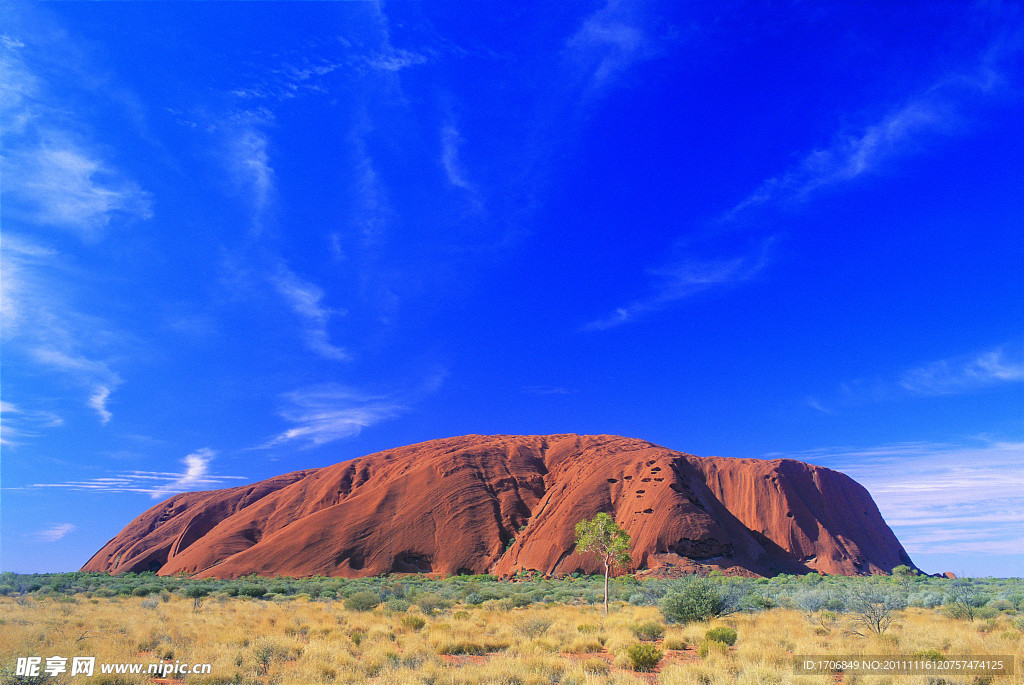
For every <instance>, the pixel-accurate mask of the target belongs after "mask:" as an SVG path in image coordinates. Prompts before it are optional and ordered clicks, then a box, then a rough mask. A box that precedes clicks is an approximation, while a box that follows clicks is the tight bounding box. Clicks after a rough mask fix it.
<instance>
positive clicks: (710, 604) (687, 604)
mask: <svg viewBox="0 0 1024 685" xmlns="http://www.w3.org/2000/svg"><path fill="white" fill-rule="evenodd" d="M724 611H725V599H724V598H723V597H722V593H721V592H720V591H719V589H718V586H717V585H716V584H715V582H714V581H711V580H708V579H707V578H693V579H691V580H689V581H688V582H686V583H685V584H683V586H682V587H681V588H680V589H678V590H676V591H674V592H670V593H669V594H667V595H665V597H664V599H662V600H661V613H662V614H663V615H664V616H665V619H666V620H668V622H669V623H690V622H692V621H707V620H708V619H711V618H714V617H716V616H721V615H722V613H723V612H724Z"/></svg>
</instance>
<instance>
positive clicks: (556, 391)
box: [522, 385, 577, 395]
mask: <svg viewBox="0 0 1024 685" xmlns="http://www.w3.org/2000/svg"><path fill="white" fill-rule="evenodd" d="M522 392H523V393H525V394H527V395H572V394H574V393H576V392H577V391H576V390H571V389H569V388H564V387H562V386H560V385H531V386H529V387H526V388H523V390H522Z"/></svg>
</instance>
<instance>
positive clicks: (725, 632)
mask: <svg viewBox="0 0 1024 685" xmlns="http://www.w3.org/2000/svg"><path fill="white" fill-rule="evenodd" d="M704 637H706V638H707V639H709V640H715V641H717V642H721V643H722V644H726V645H729V646H730V647H732V646H733V645H734V644H736V631H735V630H733V629H732V628H729V627H727V626H719V627H717V628H712V629H711V630H709V631H708V632H706V633H704Z"/></svg>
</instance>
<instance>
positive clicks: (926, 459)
mask: <svg viewBox="0 0 1024 685" xmlns="http://www.w3.org/2000/svg"><path fill="white" fill-rule="evenodd" d="M767 456H768V457H769V458H775V457H780V456H787V457H791V458H795V459H801V460H803V461H809V462H811V463H817V464H821V465H822V466H828V467H830V468H833V469H836V470H838V471H842V472H844V473H846V474H847V475H849V476H850V477H852V478H853V479H854V480H856V481H858V482H859V483H860V484H861V485H863V486H864V487H866V488H867V489H868V491H869V492H870V493H871V495H872V497H873V498H874V500H875V502H876V504H877V505H878V508H879V510H880V511H881V512H882V515H883V517H884V518H885V520H886V522H887V523H888V524H889V525H890V526H891V527H892V528H893V530H894V532H895V533H896V535H897V537H898V538H899V539H900V541H901V542H902V543H903V545H904V547H906V549H907V551H908V552H910V554H911V556H913V554H914V553H915V552H920V553H922V554H933V553H949V554H955V553H975V552H985V553H989V554H1022V553H1024V536H1022V535H1021V531H1022V530H1024V467H1022V464H1024V442H1012V441H1002V442H1000V441H978V442H974V443H964V444H952V443H928V442H908V443H898V444H893V445H880V446H877V447H868V448H831V449H825V450H810V451H807V452H801V453H797V454H787V455H781V454H773V455H767Z"/></svg>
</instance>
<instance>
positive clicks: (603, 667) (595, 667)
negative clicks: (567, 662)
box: [580, 657, 608, 675]
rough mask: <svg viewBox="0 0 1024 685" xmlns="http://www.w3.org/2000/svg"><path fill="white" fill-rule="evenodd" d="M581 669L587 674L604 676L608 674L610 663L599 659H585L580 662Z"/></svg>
mask: <svg viewBox="0 0 1024 685" xmlns="http://www.w3.org/2000/svg"><path fill="white" fill-rule="evenodd" d="M580 668H582V669H583V671H584V672H585V673H592V674H595V675H604V674H605V673H607V672H608V662H607V661H605V660H604V659H600V658H597V657H594V658H591V659H584V660H583V661H581V662H580Z"/></svg>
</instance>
